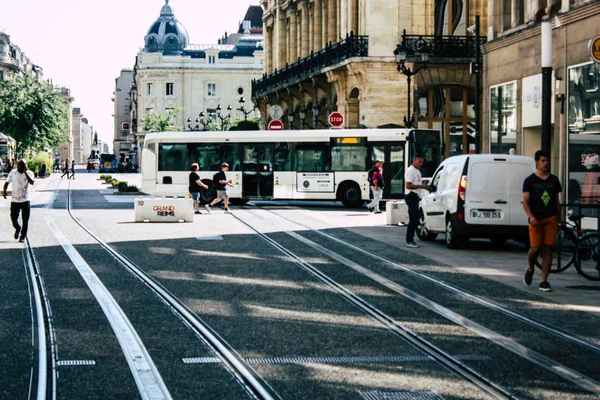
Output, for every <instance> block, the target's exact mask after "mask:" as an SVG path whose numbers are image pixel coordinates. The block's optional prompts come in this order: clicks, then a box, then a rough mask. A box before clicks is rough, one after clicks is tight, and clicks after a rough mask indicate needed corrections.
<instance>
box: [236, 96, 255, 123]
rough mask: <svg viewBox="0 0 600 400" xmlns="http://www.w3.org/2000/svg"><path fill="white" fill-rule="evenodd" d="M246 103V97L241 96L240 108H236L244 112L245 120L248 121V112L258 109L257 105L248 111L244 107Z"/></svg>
mask: <svg viewBox="0 0 600 400" xmlns="http://www.w3.org/2000/svg"><path fill="white" fill-rule="evenodd" d="M244 104H246V99H244V98H243V97H240V108H236V110H238V111H241V112H243V113H244V121H247V120H248V114H251V113H252V111H254V110H255V109H256V107H252V110H248V111H246V109H245V108H244Z"/></svg>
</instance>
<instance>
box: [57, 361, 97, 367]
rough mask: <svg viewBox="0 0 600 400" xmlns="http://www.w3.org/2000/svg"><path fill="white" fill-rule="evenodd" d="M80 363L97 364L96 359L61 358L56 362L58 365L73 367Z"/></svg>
mask: <svg viewBox="0 0 600 400" xmlns="http://www.w3.org/2000/svg"><path fill="white" fill-rule="evenodd" d="M79 365H96V361H94V360H61V361H57V362H56V366H57V367H73V366H79Z"/></svg>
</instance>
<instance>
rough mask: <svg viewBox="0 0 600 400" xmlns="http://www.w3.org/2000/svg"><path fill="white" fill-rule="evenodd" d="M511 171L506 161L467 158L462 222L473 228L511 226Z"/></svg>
mask: <svg viewBox="0 0 600 400" xmlns="http://www.w3.org/2000/svg"><path fill="white" fill-rule="evenodd" d="M510 171H511V170H510V161H509V159H508V157H504V156H502V155H498V156H494V155H490V156H489V157H470V160H469V167H468V172H467V191H466V197H465V222H467V223H468V224H475V225H509V224H510V203H511V197H510V193H509V188H510V178H511V173H510Z"/></svg>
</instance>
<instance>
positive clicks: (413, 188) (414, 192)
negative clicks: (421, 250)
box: [404, 154, 430, 247]
mask: <svg viewBox="0 0 600 400" xmlns="http://www.w3.org/2000/svg"><path fill="white" fill-rule="evenodd" d="M423 161H424V160H423V156H422V155H420V154H415V156H414V158H413V163H412V165H411V166H410V167H408V168H407V169H406V172H405V173H404V182H405V189H404V201H405V202H406V205H407V206H408V228H407V229H406V247H419V246H418V245H417V244H416V243H415V231H416V230H417V227H418V226H419V201H420V200H421V199H420V196H419V192H418V190H419V189H426V190H430V187H429V186H427V185H424V184H422V183H421V171H419V168H421V167H422V166H423Z"/></svg>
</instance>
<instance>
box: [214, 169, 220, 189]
mask: <svg viewBox="0 0 600 400" xmlns="http://www.w3.org/2000/svg"><path fill="white" fill-rule="evenodd" d="M213 184H214V185H215V186H217V185H220V184H221V173H220V172H217V173H216V174H214V175H213Z"/></svg>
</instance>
